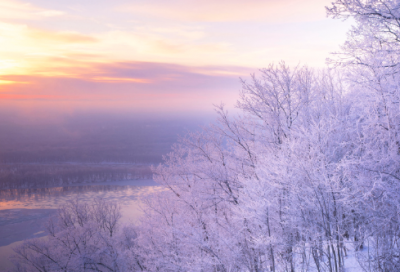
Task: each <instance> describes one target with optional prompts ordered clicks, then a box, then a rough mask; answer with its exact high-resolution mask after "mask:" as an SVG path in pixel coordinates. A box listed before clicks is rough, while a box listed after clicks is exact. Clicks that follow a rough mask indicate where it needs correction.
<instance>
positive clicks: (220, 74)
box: [0, 62, 252, 112]
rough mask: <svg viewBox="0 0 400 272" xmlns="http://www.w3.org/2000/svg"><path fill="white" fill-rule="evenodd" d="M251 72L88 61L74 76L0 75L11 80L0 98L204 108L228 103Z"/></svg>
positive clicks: (134, 107)
mask: <svg viewBox="0 0 400 272" xmlns="http://www.w3.org/2000/svg"><path fill="white" fill-rule="evenodd" d="M85 71H86V73H85ZM251 71H252V69H248V68H245V67H229V66H226V67H213V66H209V67H189V66H183V65H176V64H165V63H150V62H124V63H113V64H92V67H91V68H90V69H82V71H80V72H79V74H80V77H45V76H27V75H7V76H2V77H1V78H0V80H1V81H9V82H17V83H14V84H12V83H11V84H6V85H1V84H0V100H2V101H3V102H4V101H11V102H12V101H14V102H16V101H33V102H35V101H37V102H38V101H42V102H43V101H48V102H49V103H50V102H51V103H68V104H70V105H78V104H82V103H86V105H87V103H89V104H90V105H89V106H88V107H89V108H98V109H101V108H102V107H106V108H107V107H111V108H114V110H115V111H120V110H123V109H130V110H147V111H163V110H164V111H169V110H170V111H182V112H184V111H188V112H192V111H193V110H197V111H202V110H203V111H204V110H208V111H210V110H211V109H212V104H213V103H220V102H221V101H225V102H227V103H231V104H233V103H234V101H235V100H236V98H237V94H238V90H239V89H240V81H239V76H243V77H246V76H247V75H248V74H249V73H250V72H251ZM19 82H21V83H19ZM22 83H23V84H22ZM111 105H113V106H111Z"/></svg>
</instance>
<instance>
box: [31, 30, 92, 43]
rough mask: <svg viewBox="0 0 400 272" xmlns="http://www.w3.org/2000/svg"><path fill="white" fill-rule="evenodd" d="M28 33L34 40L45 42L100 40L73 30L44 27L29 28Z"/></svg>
mask: <svg viewBox="0 0 400 272" xmlns="http://www.w3.org/2000/svg"><path fill="white" fill-rule="evenodd" d="M27 35H28V36H29V37H31V38H32V39H34V40H37V41H41V42H43V43H48V42H53V43H58V44H65V43H94V42H98V40H97V39H96V38H94V37H92V36H89V35H82V34H79V33H77V32H73V31H59V32H56V31H46V30H42V29H34V28H30V29H27Z"/></svg>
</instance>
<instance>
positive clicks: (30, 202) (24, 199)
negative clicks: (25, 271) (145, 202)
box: [0, 180, 158, 271]
mask: <svg viewBox="0 0 400 272" xmlns="http://www.w3.org/2000/svg"><path fill="white" fill-rule="evenodd" d="M157 189H158V187H157V186H156V183H155V182H154V181H152V180H132V181H123V182H113V183H103V184H91V185H81V186H68V187H53V188H39V189H12V190H0V271H5V270H7V269H8V268H10V265H11V263H10V262H9V261H8V256H9V255H10V254H12V248H13V247H14V246H15V245H17V244H19V243H21V241H22V240H24V239H30V238H34V237H42V236H45V235H46V233H45V231H44V226H43V224H44V223H45V222H46V221H47V220H48V219H49V217H50V216H52V215H54V214H55V213H56V209H57V207H58V206H59V205H62V204H63V203H66V202H68V201H70V200H76V199H78V200H79V201H82V202H90V201H92V200H93V199H95V198H98V197H101V198H104V199H106V200H114V201H117V202H118V203H119V204H120V205H121V212H122V223H123V224H130V223H133V222H134V221H135V220H136V219H137V218H138V217H139V215H140V214H141V210H140V207H139V200H138V198H139V197H140V196H145V195H147V194H150V193H152V192H154V191H155V190H157Z"/></svg>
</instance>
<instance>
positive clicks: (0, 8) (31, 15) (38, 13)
mask: <svg viewBox="0 0 400 272" xmlns="http://www.w3.org/2000/svg"><path fill="white" fill-rule="evenodd" d="M63 14H64V12H63V11H59V10H49V9H43V8H39V7H36V6H33V5H31V4H30V3H27V2H22V1H16V0H1V1H0V19H3V20H4V19H16V20H38V19H42V18H48V17H56V16H61V15H63Z"/></svg>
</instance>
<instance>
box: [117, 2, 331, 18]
mask: <svg viewBox="0 0 400 272" xmlns="http://www.w3.org/2000/svg"><path fill="white" fill-rule="evenodd" d="M324 4H325V5H328V4H330V2H329V1H325V0H323V1H321V0H303V1H298V0H286V1H282V0H269V1H265V0H249V1H246V2H245V3H244V2H243V1H240V0H219V1H214V0H204V1H196V0H171V1H168V2H165V1H162V0H150V1H137V2H136V3H130V4H126V5H123V6H121V7H120V8H119V9H118V10H119V11H129V12H132V13H133V14H138V13H140V14H146V15H148V16H152V17H158V18H166V19H173V20H179V21H189V22H193V21H195V22H237V21H259V22H274V23H276V22H279V23H282V22H298V21H312V20H320V19H322V18H324V17H325V11H324V10H323V9H322V8H321V6H323V5H324Z"/></svg>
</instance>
